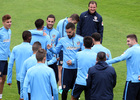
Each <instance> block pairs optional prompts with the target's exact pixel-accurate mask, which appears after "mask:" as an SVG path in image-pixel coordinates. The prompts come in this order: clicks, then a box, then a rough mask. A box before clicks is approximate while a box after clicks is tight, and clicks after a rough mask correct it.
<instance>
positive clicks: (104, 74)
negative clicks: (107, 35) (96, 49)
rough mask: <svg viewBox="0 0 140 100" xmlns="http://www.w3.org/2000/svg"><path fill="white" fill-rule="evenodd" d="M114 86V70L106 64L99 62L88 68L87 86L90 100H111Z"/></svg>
mask: <svg viewBox="0 0 140 100" xmlns="http://www.w3.org/2000/svg"><path fill="white" fill-rule="evenodd" d="M115 85H116V72H115V69H114V68H113V67H112V66H109V65H108V64H107V63H106V62H104V61H99V62H98V63H97V64H96V65H95V66H93V67H91V68H89V71H88V79H87V86H88V88H90V96H91V97H90V100H113V88H114V87H115Z"/></svg>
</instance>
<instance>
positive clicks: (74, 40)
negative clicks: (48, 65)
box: [47, 23, 83, 100]
mask: <svg viewBox="0 0 140 100" xmlns="http://www.w3.org/2000/svg"><path fill="white" fill-rule="evenodd" d="M66 32H67V36H66V37H63V38H61V39H60V41H59V42H58V44H57V45H56V47H55V48H54V47H52V45H47V48H48V49H49V50H50V51H52V52H53V53H56V54H58V53H59V52H60V51H61V49H63V57H64V59H63V65H62V89H63V92H62V100H67V93H68V90H69V89H72V88H73V85H74V82H75V79H76V74H77V67H76V64H75V55H76V53H77V52H78V51H79V50H80V49H82V47H83V41H82V40H81V39H80V38H79V36H77V35H76V34H75V25H74V24H73V23H68V24H67V25H66Z"/></svg>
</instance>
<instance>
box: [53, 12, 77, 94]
mask: <svg viewBox="0 0 140 100" xmlns="http://www.w3.org/2000/svg"><path fill="white" fill-rule="evenodd" d="M69 22H71V23H73V24H77V22H79V15H78V14H72V15H71V16H70V17H66V18H64V19H61V20H60V21H59V22H58V24H57V28H56V29H57V30H58V31H59V33H60V36H59V38H62V37H65V36H67V33H66V25H67V24H68V23H69ZM59 40H60V39H59ZM59 58H60V60H59V63H58V71H59V72H58V73H59V82H58V85H59V93H60V94H62V87H61V74H62V64H63V50H61V51H60V53H59Z"/></svg>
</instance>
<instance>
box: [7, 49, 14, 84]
mask: <svg viewBox="0 0 140 100" xmlns="http://www.w3.org/2000/svg"><path fill="white" fill-rule="evenodd" d="M14 61H15V50H14V49H13V51H12V53H11V55H10V59H9V63H8V73H7V83H12V69H13V64H14Z"/></svg>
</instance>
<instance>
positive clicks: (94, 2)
mask: <svg viewBox="0 0 140 100" xmlns="http://www.w3.org/2000/svg"><path fill="white" fill-rule="evenodd" d="M90 4H95V5H96V7H97V2H96V1H93V0H92V1H90V2H89V3H88V7H89V5H90Z"/></svg>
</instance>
